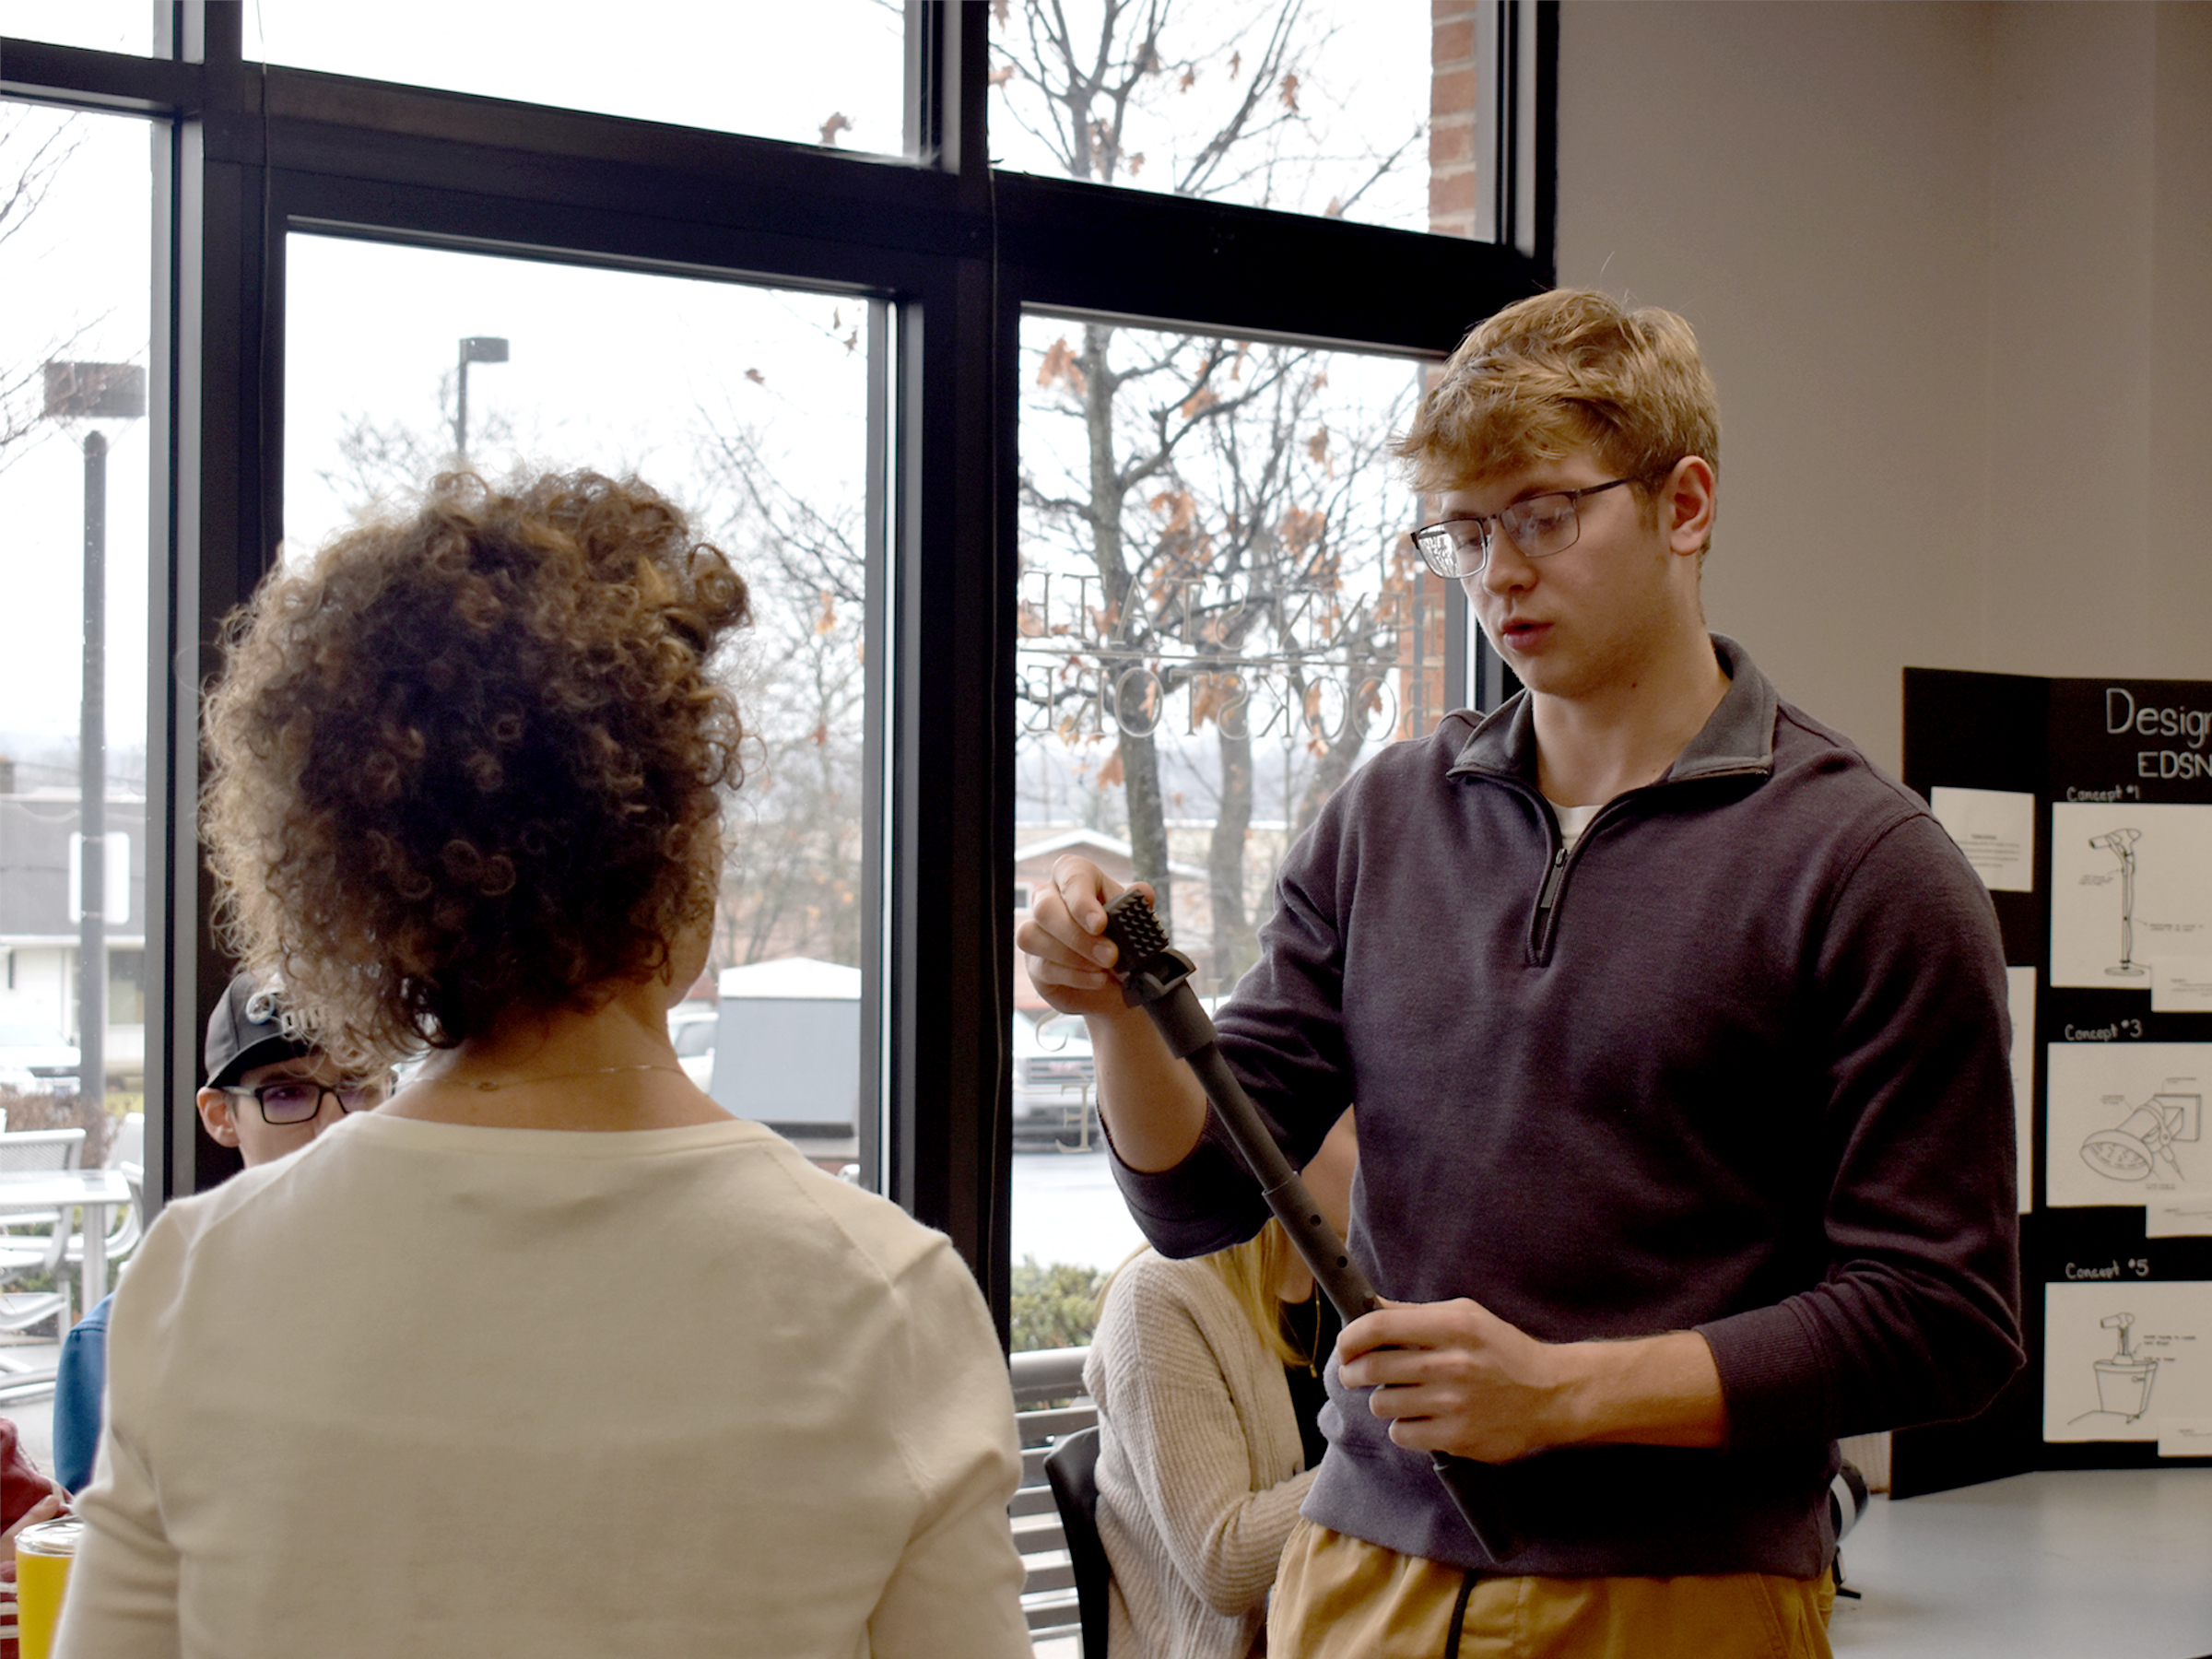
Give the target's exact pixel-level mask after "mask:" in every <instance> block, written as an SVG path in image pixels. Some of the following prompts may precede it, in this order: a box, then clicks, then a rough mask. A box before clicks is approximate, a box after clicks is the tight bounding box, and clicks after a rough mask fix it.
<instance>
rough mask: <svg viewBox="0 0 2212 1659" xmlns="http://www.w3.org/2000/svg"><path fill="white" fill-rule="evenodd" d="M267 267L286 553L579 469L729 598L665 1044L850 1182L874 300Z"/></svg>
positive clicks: (617, 279)
mask: <svg viewBox="0 0 2212 1659" xmlns="http://www.w3.org/2000/svg"><path fill="white" fill-rule="evenodd" d="M288 266H289V270H288V296H287V316H288V327H287V331H286V393H285V402H286V428H285V455H286V464H285V503H286V531H287V543H286V546H287V554H288V557H300V556H304V554H305V553H306V552H307V551H309V550H311V549H312V547H314V546H316V545H318V544H319V543H321V542H322V541H323V540H324V539H326V538H327V537H328V536H329V535H330V534H331V533H332V532H333V531H335V530H336V529H337V528H339V527H341V526H342V524H344V523H345V522H346V520H347V518H348V517H349V516H350V515H351V514H352V513H354V512H358V511H359V510H360V509H362V508H364V507H367V506H370V505H371V504H373V503H375V502H378V501H380V500H405V499H406V498H407V497H408V496H409V495H410V494H411V493H412V492H414V491H416V490H418V489H419V488H421V487H422V486H423V484H424V483H426V482H427V481H428V480H429V478H430V477H432V476H434V475H435V474H437V473H439V472H441V471H444V470H447V469H450V468H453V467H456V466H466V467H469V468H473V469H474V470H476V471H477V472H478V473H480V474H482V475H483V476H485V477H490V478H494V479H499V478H504V477H508V476H510V475H511V474H513V473H515V472H517V471H518V470H519V471H524V472H531V473H535V472H538V471H543V470H547V469H552V468H559V469H570V468H576V467H589V468H592V469H594V470H596V471H600V472H604V473H609V474H616V475H624V474H635V475H636V476H637V477H641V478H643V479H644V480H645V481H646V482H647V483H649V484H651V485H653V487H654V488H657V489H659V490H661V491H662V492H663V493H664V494H665V495H667V496H669V497H670V498H671V499H673V500H675V501H676V502H677V504H678V505H679V506H681V507H683V508H684V509H685V510H686V511H687V512H688V513H690V514H691V515H692V519H693V524H694V528H695V529H696V531H697V532H698V533H699V534H700V535H702V536H703V537H704V538H706V539H708V540H710V541H712V542H713V543H714V544H715V545H716V546H718V547H721V548H722V549H723V550H724V552H725V553H727V554H728V555H729V556H730V558H731V559H732V560H733V562H735V565H736V566H737V568H738V570H739V571H740V572H741V573H742V574H743V575H744V576H745V578H746V580H747V582H748V583H749V584H750V586H751V589H752V594H753V606H754V613H755V618H756V620H755V625H754V627H753V628H752V629H750V630H749V633H748V635H747V638H746V640H745V642H744V644H743V646H742V649H741V655H740V657H739V659H738V660H737V661H736V662H735V663H734V664H733V665H732V673H733V675H734V676H735V689H736V691H737V695H738V699H739V703H740V706H741V708H742V711H743V712H744V716H745V721H746V727H747V734H748V738H747V754H746V757H745V759H746V778H745V782H744V784H743V786H742V787H741V788H740V789H739V790H737V791H736V792H735V794H733V796H732V797H731V800H730V803H729V808H728V812H729V822H730V830H731V853H730V859H729V863H728V865H727V866H726V868H725V871H724V880H723V893H722V905H721V908H720V911H719V912H718V914H717V916H716V919H715V931H714V944H713V952H712V958H711V959H710V962H709V966H708V972H707V974H706V975H705V976H704V977H703V978H702V979H701V980H700V982H699V983H698V984H697V985H696V986H694V987H693V992H692V996H691V998H690V999H689V1000H688V1002H687V1004H686V1005H685V1006H683V1007H682V1008H681V1009H679V1010H678V1011H677V1016H676V1017H675V1023H676V1024H677V1026H678V1027H679V1028H681V1030H680V1033H679V1034H680V1036H681V1038H682V1046H683V1048H684V1050H685V1051H686V1053H685V1062H686V1065H687V1066H688V1067H689V1068H691V1069H692V1070H693V1073H694V1076H695V1077H698V1079H699V1080H700V1082H701V1084H702V1085H703V1086H704V1087H706V1088H707V1089H708V1091H709V1092H710V1093H712V1095H713V1096H714V1097H715V1099H717V1100H721V1101H722V1102H723V1104H724V1105H725V1106H727V1107H729V1108H730V1109H731V1110H732V1111H734V1112H737V1113H738V1114H739V1115H741V1116H745V1117H751V1118H756V1119H759V1120H761V1121H764V1122H767V1123H771V1124H774V1125H775V1126H776V1127H778V1128H780V1129H782V1130H783V1131H784V1132H785V1133H787V1134H789V1135H791V1136H792V1137H793V1138H794V1140H795V1141H797V1142H798V1144H799V1145H800V1146H801V1147H802V1148H803V1149H804V1150H806V1152H807V1153H808V1154H809V1155H810V1156H812V1157H814V1158H815V1159H817V1160H818V1161H819V1162H821V1163H824V1164H825V1165H827V1166H829V1167H830V1168H832V1169H841V1168H842V1167H843V1166H844V1165H846V1164H848V1163H853V1162H856V1161H859V1151H860V1148H859V1128H860V1121H859V1119H858V1117H857V1116H856V1111H857V1109H858V1108H859V1105H860V1102H861V1100H863V1098H864V1097H865V1101H866V1106H867V1110H869V1111H870V1112H873V1111H874V1110H875V1107H876V1102H877V1088H876V1085H875V1080H874V1079H873V1078H872V1077H871V1078H868V1079H866V1080H865V1086H864V1084H863V1081H862V1078H861V1067H860V1055H861V1053H862V1044H861V1031H860V1023H859V1022H860V1009H861V1000H860V979H861V973H860V962H861V938H862V916H863V911H864V904H863V900H862V893H863V881H862V857H863V841H864V837H863V828H862V827H863V818H862V803H863V790H862V754H863V747H864V735H865V717H866V700H867V699H866V685H865V673H866V653H865V635H866V627H867V608H866V602H867V569H868V553H867V547H866V522H867V515H866V504H867V478H866V471H867V467H866V458H867V455H868V422H869V414H868V357H869V350H870V344H871V341H870V335H871V330H872V328H873V327H874V325H875V324H874V318H875V315H876V313H875V312H874V310H873V309H872V308H871V306H870V304H869V302H868V301H867V300H865V299H856V298H853V297H852V296H849V295H824V294H816V293H805V292H799V291H795V290H792V289H772V288H756V287H748V286H746V285H742V284H737V283H724V282H707V281H700V280H695V279H690V278H683V277H662V276H647V275H641V274H638V273H635V272H627V271H606V270H592V269H586V268H582V267H578V266H572V265H551V264H541V263H535V262H531V261H526V260H520V259H512V258H493V257H488V256H483V255H477V254H471V253H451V252H444V251H439V250H426V249H421V248H410V247H403V246H396V245H391V244H386V243H380V242H368V241H352V240H347V239H342V238H337V237H330V236H310V235H295V236H293V237H292V238H291V239H290V240H289V243H288Z"/></svg>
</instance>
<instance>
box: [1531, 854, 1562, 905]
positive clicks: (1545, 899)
mask: <svg viewBox="0 0 2212 1659" xmlns="http://www.w3.org/2000/svg"><path fill="white" fill-rule="evenodd" d="M1566 874H1567V849H1566V848H1564V847H1561V848H1560V849H1559V851H1558V852H1557V853H1553V854H1552V859H1551V874H1550V875H1548V876H1547V877H1544V891H1543V892H1542V893H1541V894H1540V895H1538V896H1537V899H1536V909H1537V911H1538V912H1544V911H1547V910H1549V909H1550V908H1551V907H1552V903H1553V901H1554V900H1557V899H1558V898H1559V882H1560V880H1561V879H1562V878H1563V877H1565V876H1566Z"/></svg>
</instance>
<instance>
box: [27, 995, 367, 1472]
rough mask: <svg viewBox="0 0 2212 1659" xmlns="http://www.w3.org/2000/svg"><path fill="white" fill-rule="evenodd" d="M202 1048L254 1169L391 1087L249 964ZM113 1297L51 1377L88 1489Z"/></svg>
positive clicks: (60, 1455)
mask: <svg viewBox="0 0 2212 1659" xmlns="http://www.w3.org/2000/svg"><path fill="white" fill-rule="evenodd" d="M204 1057H205V1058H206V1064H207V1081H206V1083H205V1084H203V1085H202V1086H201V1088H200V1091H199V1095H198V1097H197V1104H198V1106H199V1109H200V1122H201V1123H202V1124H205V1125H206V1130H207V1133H208V1135H209V1136H210V1137H211V1138H213V1139H214V1141H215V1142H216V1144H217V1145H218V1146H224V1147H236V1148H237V1149H238V1154H239V1156H240V1157H241V1158H242V1159H245V1163H246V1167H247V1168H248V1169H252V1168H253V1167H254V1166H255V1165H257V1164H265V1163H268V1162H270V1161H272V1160H273V1159H279V1158H282V1157H283V1156H284V1155H285V1154H286V1153H288V1152H297V1151H298V1150H299V1149H300V1147H304V1146H306V1145H307V1143H308V1142H310V1141H312V1140H313V1139H314V1138H315V1136H316V1135H320V1134H322V1133H323V1131H324V1130H325V1129H327V1128H329V1127H330V1125H331V1124H335V1123H336V1122H337V1121H338V1119H339V1118H341V1117H343V1116H344V1115H345V1114H346V1113H347V1112H366V1111H368V1110H370V1109H371V1108H372V1107H374V1106H377V1105H379V1104H381V1103H382V1100H383V1099H384V1096H385V1094H386V1093H387V1092H388V1091H389V1087H390V1085H389V1081H388V1079H386V1078H383V1077H377V1078H374V1079H371V1080H369V1081H357V1080H355V1079H352V1078H347V1077H341V1076H340V1075H339V1073H338V1070H337V1068H336V1066H335V1065H332V1063H331V1062H330V1060H329V1059H328V1058H327V1057H325V1056H324V1054H323V1053H321V1052H320V1051H318V1050H317V1049H315V1048H314V1047H312V1045H310V1044H308V1043H306V1042H302V1041H300V1040H299V1039H298V1038H297V1037H294V1036H292V1035H290V1034H289V1033H288V1030H287V1029H286V1021H285V1018H284V1004H283V1000H282V998H281V996H280V995H279V994H278V993H277V991H276V990H275V989H273V988H271V987H268V986H265V985H263V984H262V983H261V982H259V981H258V980H256V979H255V978H254V977H253V975H252V974H250V973H241V974H239V975H237V976H236V977H234V978H233V979H232V980H231V982H230V983H229V985H228V986H227V987H226V988H225V989H224V992H223V994H222V1000H221V1001H219V1002H218V1003H217V1004H216V1005H215V1012H214V1013H213V1014H211V1015H210V1016H208V1018H207V1046H206V1050H205V1051H204ZM113 1300H114V1298H113V1296H112V1295H110V1296H108V1297H105V1298H103V1299H101V1300H100V1301H99V1302H97V1303H96V1304H94V1306H93V1308H92V1310H91V1312H88V1313H87V1314H86V1315H85V1316H84V1318H83V1319H81V1320H79V1321H78V1322H77V1324H76V1325H75V1326H74V1327H73V1328H72V1329H71V1330H70V1332H69V1335H67V1336H66V1337H65V1338H64V1339H63V1342H62V1357H61V1363H60V1366H59V1368H58V1369H57V1370H56V1371H55V1372H54V1379H53V1464H54V1476H55V1477H56V1478H57V1479H58V1480H59V1481H60V1482H61V1484H62V1487H63V1488H64V1489H65V1490H66V1491H71V1492H77V1491H82V1490H83V1489H84V1488H85V1487H86V1485H87V1484H88V1482H89V1481H90V1480H91V1478H92V1461H93V1454H94V1453H96V1452H97V1451H98V1450H99V1448H100V1392H101V1390H102V1389H103V1388H104V1387H105V1386H106V1384H107V1375H108V1306H109V1303H111V1302H112V1301H113Z"/></svg>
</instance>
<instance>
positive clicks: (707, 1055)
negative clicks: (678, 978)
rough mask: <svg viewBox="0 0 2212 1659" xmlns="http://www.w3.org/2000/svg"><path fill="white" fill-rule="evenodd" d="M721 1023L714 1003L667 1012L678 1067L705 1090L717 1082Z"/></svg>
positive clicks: (670, 1036)
mask: <svg viewBox="0 0 2212 1659" xmlns="http://www.w3.org/2000/svg"><path fill="white" fill-rule="evenodd" d="M721 1023H722V1014H721V1011H720V1010H719V1009H717V1008H716V1007H715V1006H713V1005H712V1003H678V1004H677V1006H675V1007H673V1008H671V1009H669V1010H668V1039H669V1041H672V1042H674V1043H675V1044H676V1059H677V1065H681V1066H682V1067H683V1068H684V1076H685V1077H688V1078H690V1079H691V1081H692V1082H693V1083H695V1084H697V1085H698V1086H699V1087H700V1088H702V1089H704V1088H711V1087H712V1084H713V1081H714V1033H715V1030H716V1029H717V1028H718V1027H719V1026H720V1025H721Z"/></svg>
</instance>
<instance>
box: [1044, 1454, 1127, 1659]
mask: <svg viewBox="0 0 2212 1659" xmlns="http://www.w3.org/2000/svg"><path fill="white" fill-rule="evenodd" d="M1044 1477H1045V1479H1046V1480H1048V1481H1050V1482H1051V1483H1052V1488H1053V1502H1054V1503H1055V1504H1057V1505H1059V1508H1060V1530H1061V1531H1062V1532H1064V1533H1065V1534H1066V1535H1067V1558H1068V1561H1069V1563H1070V1565H1072V1566H1073V1567H1074V1568H1075V1572H1076V1605H1077V1608H1078V1609H1079V1610H1080V1614H1081V1618H1082V1621H1083V1659H1106V1584H1107V1581H1108V1580H1109V1579H1110V1578H1111V1576H1112V1569H1111V1568H1109V1567H1108V1566H1107V1564H1106V1546H1105V1545H1104V1544H1103V1543H1102V1542H1100V1538H1099V1431H1098V1430H1097V1429H1095V1428H1092V1429H1078V1430H1076V1432H1075V1433H1073V1434H1070V1435H1066V1436H1064V1437H1063V1438H1062V1439H1061V1441H1059V1443H1058V1444H1056V1445H1055V1446H1053V1449H1052V1451H1051V1452H1049V1453H1046V1454H1045V1459H1044Z"/></svg>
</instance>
